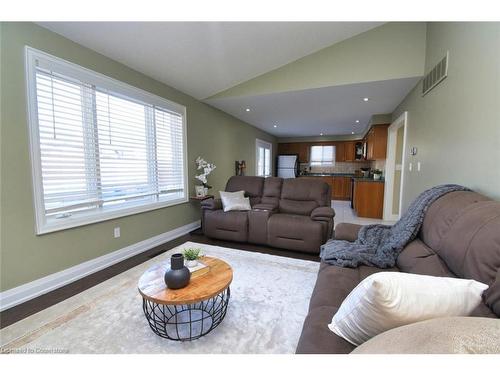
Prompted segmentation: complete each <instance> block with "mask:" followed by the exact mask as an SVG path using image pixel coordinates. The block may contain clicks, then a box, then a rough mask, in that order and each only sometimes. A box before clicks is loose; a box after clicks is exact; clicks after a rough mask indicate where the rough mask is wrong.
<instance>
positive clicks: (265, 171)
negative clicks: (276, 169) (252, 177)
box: [255, 139, 272, 177]
mask: <svg viewBox="0 0 500 375" xmlns="http://www.w3.org/2000/svg"><path fill="white" fill-rule="evenodd" d="M255 145H256V154H255V155H256V165H257V170H256V174H257V176H263V177H268V176H271V173H272V171H271V163H272V144H271V143H269V142H265V141H262V140H260V139H257V140H256V141H255Z"/></svg>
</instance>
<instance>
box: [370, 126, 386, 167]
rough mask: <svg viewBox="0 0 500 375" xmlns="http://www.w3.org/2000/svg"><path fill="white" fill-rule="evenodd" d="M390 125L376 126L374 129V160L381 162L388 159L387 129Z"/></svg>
mask: <svg viewBox="0 0 500 375" xmlns="http://www.w3.org/2000/svg"><path fill="white" fill-rule="evenodd" d="M388 127H389V125H376V126H374V127H373V151H372V158H373V160H381V159H385V158H386V157H387V133H388V130H387V128H388Z"/></svg>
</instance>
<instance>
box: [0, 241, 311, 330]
mask: <svg viewBox="0 0 500 375" xmlns="http://www.w3.org/2000/svg"><path fill="white" fill-rule="evenodd" d="M186 241H192V242H199V243H203V244H208V245H215V246H223V247H231V248H235V249H240V250H246V251H252V252H257V253H265V254H271V255H277V256H284V257H289V258H295V259H304V260H311V261H316V262H319V257H318V256H317V255H312V254H305V253H297V252H293V251H287V250H283V249H276V248H272V247H267V246H259V245H253V244H247V243H238V242H230V241H221V240H214V239H210V238H207V237H205V236H204V235H202V234H196V233H191V234H187V235H184V236H182V237H179V238H176V239H175V240H172V241H169V242H166V243H164V244H163V245H160V246H157V247H155V248H153V249H151V250H148V251H145V252H144V253H141V254H138V255H136V256H133V257H131V258H129V259H126V260H124V261H122V262H119V263H117V264H114V265H112V266H110V267H108V268H105V269H103V270H100V271H98V272H96V273H93V274H92V275H88V276H86V277H84V278H82V279H80V280H77V281H75V282H73V283H71V284H68V285H65V286H63V287H61V288H59V289H56V290H53V291H51V292H49V293H46V294H44V295H41V296H39V297H36V298H34V299H32V300H30V301H27V302H24V303H22V304H20V305H17V306H14V307H12V308H10V309H8V310H5V311H2V312H0V328H5V327H7V326H9V325H11V324H14V323H15V322H17V321H19V320H22V319H24V318H26V317H28V316H30V315H33V314H35V313H37V312H38V311H41V310H44V309H46V308H48V307H50V306H52V305H55V304H57V303H59V302H61V301H64V300H65V299H67V298H69V297H72V296H74V295H75V294H78V293H80V292H83V291H84V290H86V289H89V288H91V287H93V286H95V285H97V284H99V283H102V282H103V281H105V280H107V279H110V278H111V277H113V276H116V275H118V274H120V273H122V272H125V271H127V270H128V269H130V268H132V267H135V266H137V265H139V264H141V263H144V262H146V261H147V260H149V259H151V258H154V257H155V256H157V255H159V254H161V253H164V252H166V251H168V250H170V249H172V248H174V247H176V246H179V245H181V244H183V243H184V242H186Z"/></svg>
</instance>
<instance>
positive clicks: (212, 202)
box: [201, 198, 222, 211]
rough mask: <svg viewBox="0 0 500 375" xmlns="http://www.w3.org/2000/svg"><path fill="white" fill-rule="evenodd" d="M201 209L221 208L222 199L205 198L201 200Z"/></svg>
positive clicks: (212, 209) (213, 209)
mask: <svg viewBox="0 0 500 375" xmlns="http://www.w3.org/2000/svg"><path fill="white" fill-rule="evenodd" d="M201 209H202V210H211V211H216V210H222V201H221V200H220V199H214V198H210V199H205V200H203V201H201Z"/></svg>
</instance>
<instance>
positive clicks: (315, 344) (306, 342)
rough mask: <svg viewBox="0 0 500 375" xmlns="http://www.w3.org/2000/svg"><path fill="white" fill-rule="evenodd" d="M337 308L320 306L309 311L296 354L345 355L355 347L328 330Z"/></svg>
mask: <svg viewBox="0 0 500 375" xmlns="http://www.w3.org/2000/svg"><path fill="white" fill-rule="evenodd" d="M336 312H337V308H336V307H333V306H320V307H317V308H315V309H313V310H310V311H309V314H308V315H307V317H306V319H305V321H304V326H303V327H302V333H301V335H300V339H299V343H298V345H297V349H296V353H297V354H347V353H350V352H352V351H353V350H354V348H355V346H354V345H352V344H351V343H349V342H347V341H346V340H344V339H343V338H341V337H339V336H337V335H336V334H334V333H333V332H332V331H330V330H329V329H328V324H329V323H330V322H331V320H332V317H333V315H334V314H335V313H336Z"/></svg>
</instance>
